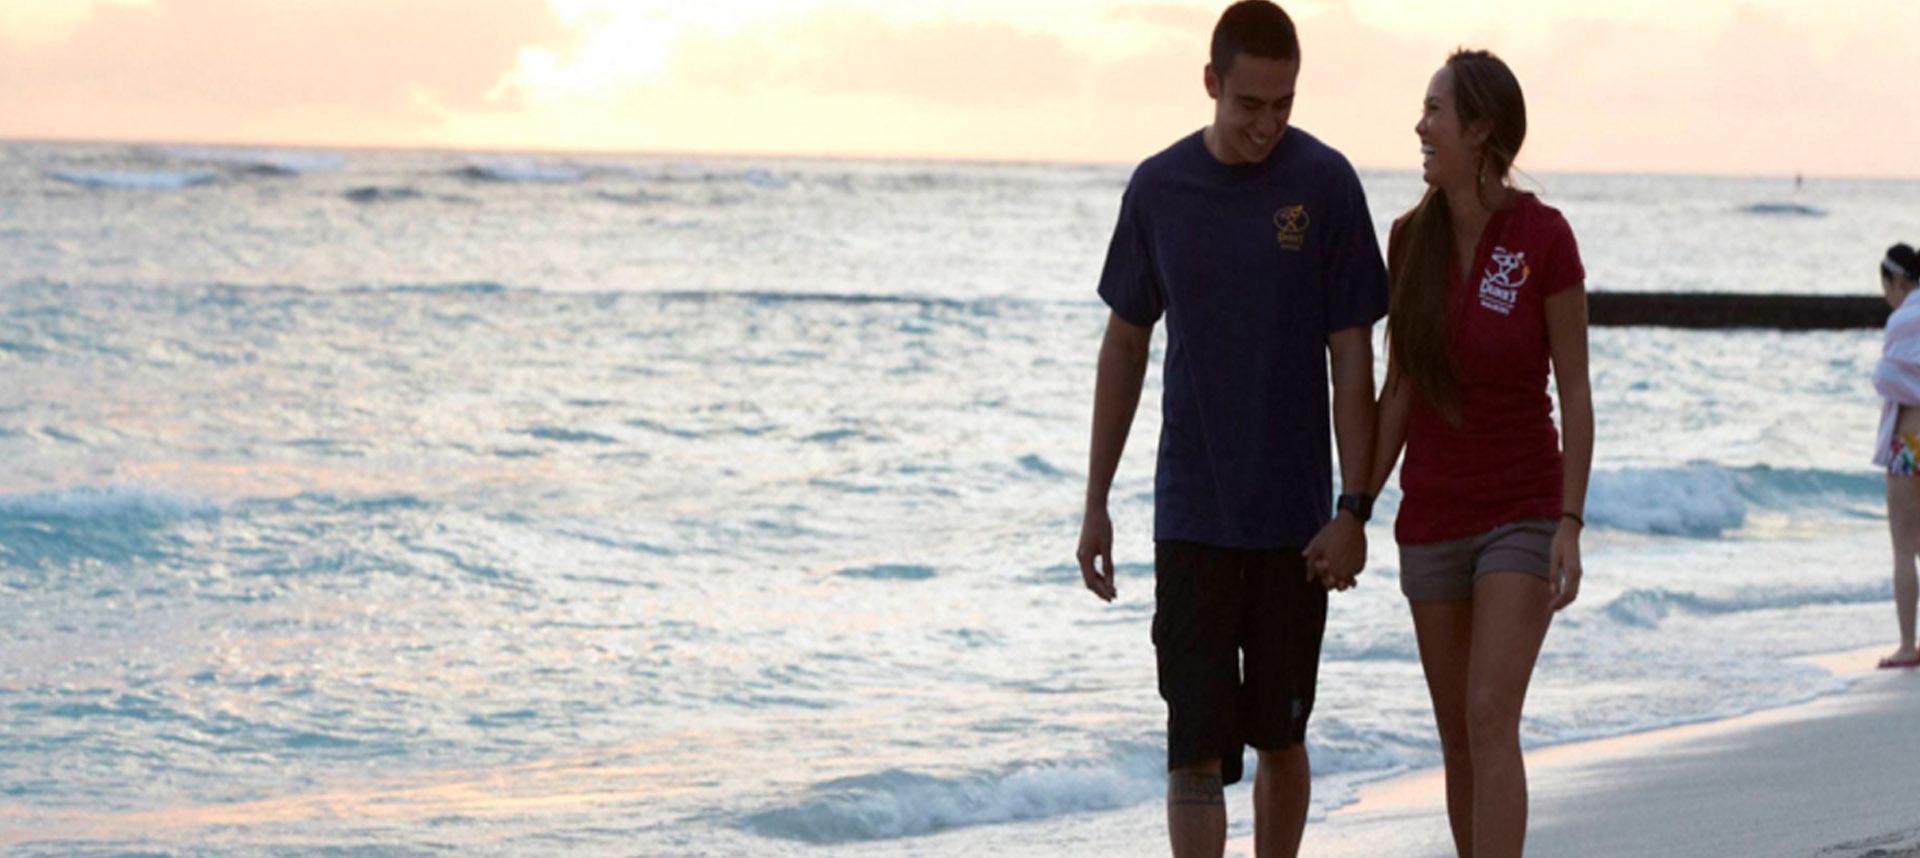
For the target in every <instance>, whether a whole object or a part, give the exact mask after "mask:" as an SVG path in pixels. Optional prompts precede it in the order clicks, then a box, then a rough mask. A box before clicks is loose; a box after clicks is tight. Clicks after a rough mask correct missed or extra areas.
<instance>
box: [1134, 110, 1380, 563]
mask: <svg viewBox="0 0 1920 858" xmlns="http://www.w3.org/2000/svg"><path fill="white" fill-rule="evenodd" d="M1100 297H1101V298H1103V299H1105V300H1106V302H1107V305H1108V306H1110V307H1112V308H1113V311H1114V313H1116V314H1118V315H1119V316H1120V318H1122V319H1124V320H1126V321H1128V322H1130V323H1132V324H1135V325H1140V326H1149V325H1152V324H1153V323H1155V322H1157V321H1159V319H1160V317H1161V316H1162V315H1163V314H1164V315H1165V316H1166V318H1167V355H1166V365H1165V368H1164V371H1163V372H1164V375H1165V384H1164V388H1165V394H1164V402H1163V407H1162V411H1163V422H1162V424H1161V428H1160V464H1159V472H1158V476H1157V477H1156V479H1155V481H1154V527H1153V534H1154V538H1155V539H1179V540H1187V541H1191V542H1199V543H1204V544H1207V545H1215V546H1220V547H1226V548H1300V547H1303V546H1305V545H1306V544H1307V543H1308V542H1309V541H1311V540H1312V539H1313V536H1314V534H1315V533H1317V532H1318V531H1319V529H1320V528H1321V527H1322V526H1323V525H1325V524H1326V522H1327V518H1328V516H1329V514H1330V513H1331V511H1332V506H1333V466H1332V459H1331V456H1330V452H1331V450H1332V446H1333V442H1332V433H1331V431H1330V428H1329V423H1328V415H1327V411H1328V402H1327V335H1328V334H1331V333H1333V332H1335V331H1339V330H1343V329H1346V328H1351V327H1355V326H1362V325H1366V326H1370V325H1372V324H1373V323H1374V322H1375V321H1378V320H1379V319H1380V317H1382V316H1384V315H1386V310H1387V275H1386V268H1385V266H1384V265H1383V264H1382V263H1381V259H1380V245H1379V241H1378V240H1377V239H1376V238H1375V237H1374V233H1373V220H1372V218H1371V217H1370V216H1369V215H1368V213H1367V201H1366V196H1365V194H1364V193H1363V192H1362V191H1361V189H1360V178H1359V176H1357V175H1356V174H1355V173H1354V171H1353V166H1352V165H1351V164H1349V163H1347V159H1346V158H1345V157H1344V156H1342V155H1341V154H1340V153H1339V152H1336V151H1334V150H1333V149H1332V148H1331V147H1329V146H1327V145H1326V144H1324V143H1321V142H1320V141H1319V140H1317V139H1315V138H1314V137H1313V136H1312V135H1310V134H1307V133H1306V132H1304V131H1301V130H1300V129H1298V128H1289V129H1287V132H1286V134H1285V135H1284V136H1283V137H1281V139H1280V142H1279V143H1277V144H1275V146H1274V149H1273V153H1272V154H1270V155H1268V156H1267V160H1266V161H1264V162H1262V163H1259V164H1239V165H1228V164H1222V163H1221V162H1220V161H1218V160H1216V159H1215V158H1214V157H1213V155H1212V153H1210V152H1208V151H1207V146H1206V143H1205V141H1204V140H1203V139H1202V135H1201V133H1200V132H1196V133H1194V134H1193V135H1192V136H1190V137H1187V138H1186V139H1184V140H1181V141H1180V142H1178V143H1175V144H1173V146H1171V147H1169V148H1168V149H1167V150H1166V151H1164V152H1161V153H1160V154H1158V155H1155V156H1153V157H1152V158H1148V159H1147V160H1146V161H1145V162H1143V163H1141V165H1140V167H1139V168H1138V169H1136V170H1135V171H1134V173H1133V179H1132V181H1130V182H1129V183H1128V184H1127V192H1126V196H1125V197H1123V198H1122V200H1121V203H1120V222H1119V224H1118V225H1117V226H1115V227H1114V231H1113V242H1112V244H1111V245H1110V246H1109V247H1108V249H1107V262H1106V269H1105V271H1103V272H1102V273H1101V275H1100Z"/></svg>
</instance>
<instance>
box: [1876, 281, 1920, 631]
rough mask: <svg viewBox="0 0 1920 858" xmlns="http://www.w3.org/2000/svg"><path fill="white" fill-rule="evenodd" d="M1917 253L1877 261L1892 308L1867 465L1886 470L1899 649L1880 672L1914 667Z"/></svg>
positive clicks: (1919, 481) (1918, 493)
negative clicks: (1876, 429)
mask: <svg viewBox="0 0 1920 858" xmlns="http://www.w3.org/2000/svg"><path fill="white" fill-rule="evenodd" d="M1916 282H1920V252H1916V251H1915V250H1914V249H1913V248H1911V247H1908V246H1907V245H1904V244H1896V245H1894V246H1893V247H1892V248H1890V249H1888V250H1887V256H1886V258H1885V259H1882V260H1880V291H1881V292H1883V293H1885V295H1886V296H1887V303H1888V304H1891V305H1892V306H1893V315H1891V316H1889V317H1887V342H1886V345H1885V346H1884V347H1883V348H1882V349H1881V357H1880V363H1879V365H1878V366H1876V367H1874V370H1873V389H1874V390H1876V391H1879V393H1880V396H1881V397H1882V398H1884V399H1885V400H1886V404H1885V405H1882V406H1881V408H1880V439H1879V442H1878V444H1877V445H1876V447H1875V450H1877V451H1878V452H1876V453H1874V456H1873V463H1874V464H1876V465H1884V466H1886V469H1887V530H1888V531H1890V532H1891V533H1892V534H1893V608H1894V614H1895V615H1896V616H1897V617H1898V618H1899V621H1900V648H1899V649H1897V650H1894V652H1893V654H1892V655H1890V656H1887V657H1886V658H1883V659H1881V660H1880V666H1881V667H1916V666H1920V652H1916V651H1915V650H1914V644H1913V606H1914V596H1915V582H1914V571H1913V562H1914V561H1913V557H1914V554H1915V552H1920V301H1917V300H1914V298H1913V295H1914V285H1915V283H1916Z"/></svg>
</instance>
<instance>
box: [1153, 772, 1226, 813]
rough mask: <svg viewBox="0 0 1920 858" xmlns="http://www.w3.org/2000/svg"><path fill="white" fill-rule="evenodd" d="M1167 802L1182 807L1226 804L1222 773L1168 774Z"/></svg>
mask: <svg viewBox="0 0 1920 858" xmlns="http://www.w3.org/2000/svg"><path fill="white" fill-rule="evenodd" d="M1167 803H1168V804H1171V805H1175V806H1180V807H1191V806H1202V807H1218V806H1221V805H1225V804H1226V803H1227V802H1226V796H1225V795H1224V794H1223V793H1222V788H1221V785H1220V775H1218V774H1216V773H1214V772H1173V773H1171V774H1169V775H1168V776H1167Z"/></svg>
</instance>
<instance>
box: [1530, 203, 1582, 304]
mask: <svg viewBox="0 0 1920 858" xmlns="http://www.w3.org/2000/svg"><path fill="white" fill-rule="evenodd" d="M1552 229H1553V235H1552V238H1550V239H1549V240H1548V242H1547V259H1546V263H1547V270H1546V275H1547V282H1546V284H1545V285H1546V288H1545V289H1542V290H1541V294H1542V295H1558V294H1560V293H1561V292H1565V291H1566V290H1568V289H1572V288H1575V287H1582V288H1584V287H1585V285H1586V282H1587V269H1586V267H1585V266H1584V265H1582V264H1581V262H1580V244H1579V242H1577V241H1575V240H1574V237H1573V227H1572V226H1569V225H1568V224H1567V219H1566V217H1565V216H1563V215H1561V214H1560V213H1558V212H1555V213H1554V215H1553V226H1552Z"/></svg>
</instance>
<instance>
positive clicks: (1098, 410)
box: [1076, 314, 1153, 602]
mask: <svg viewBox="0 0 1920 858" xmlns="http://www.w3.org/2000/svg"><path fill="white" fill-rule="evenodd" d="M1152 342H1153V327H1152V326H1150V325H1149V326H1145V327H1142V326H1140V325H1135V324H1132V323H1130V322H1128V321H1127V320H1125V319H1122V318H1120V316H1119V315H1118V314H1109V315H1108V317H1107V334H1106V337H1105V338H1103V339H1102V340H1101V341H1100V368H1099V375H1098V377H1097V378H1096V379H1095V381H1094V388H1093V443H1092V445H1091V450H1090V452H1089V453H1088V455H1087V508H1086V514H1085V517H1084V518H1083V519H1082V520H1081V523H1080V548H1079V550H1078V551H1077V552H1076V554H1077V556H1078V558H1079V560H1080V577H1081V578H1082V579H1083V580H1085V581H1086V584H1087V589H1089V590H1092V591H1093V594H1094V595H1096V596H1099V597H1100V598H1101V599H1104V600H1106V601H1109V602H1111V601H1113V597H1114V596H1115V595H1116V591H1115V589H1114V586H1113V520H1112V519H1110V518H1109V517H1108V516H1107V492H1108V490H1110V489H1111V488H1112V487H1113V475H1114V473H1115V472H1116V471H1118V470H1119V469H1120V454H1121V452H1122V451H1124V450H1125V449H1126V447H1127V432H1128V431H1129V430H1131V429H1132V428H1133V413H1134V411H1135V410H1137V409H1138V408H1139V406H1140V388H1141V386H1142V384H1144V383H1145V381H1146V378H1147V353H1148V349H1149V347H1150V346H1151V345H1152ZM1102 557H1104V558H1106V565H1105V569H1104V570H1102V569H1101V568H1100V567H1098V566H1097V565H1096V564H1095V562H1094V560H1095V559H1096V558H1102Z"/></svg>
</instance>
